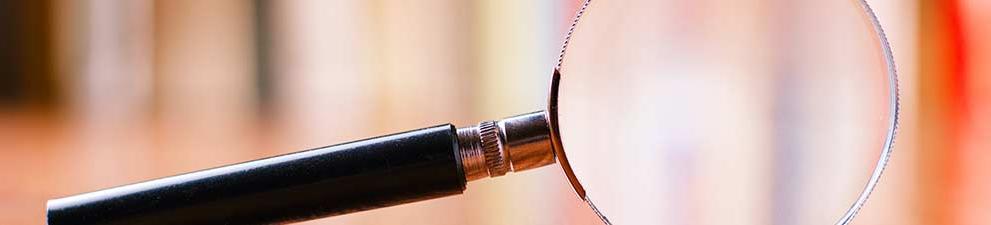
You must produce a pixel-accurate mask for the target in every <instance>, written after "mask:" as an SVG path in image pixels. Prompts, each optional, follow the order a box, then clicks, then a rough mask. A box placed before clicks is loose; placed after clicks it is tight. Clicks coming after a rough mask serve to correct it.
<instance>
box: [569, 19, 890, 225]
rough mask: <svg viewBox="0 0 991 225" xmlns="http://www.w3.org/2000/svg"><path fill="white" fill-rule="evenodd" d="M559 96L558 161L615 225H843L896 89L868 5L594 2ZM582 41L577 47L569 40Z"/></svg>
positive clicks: (878, 153)
mask: <svg viewBox="0 0 991 225" xmlns="http://www.w3.org/2000/svg"><path fill="white" fill-rule="evenodd" d="M578 15H579V16H578V18H579V19H578V20H576V25H575V26H574V27H573V30H572V31H571V32H569V38H568V40H567V41H566V44H565V49H564V51H562V56H561V61H560V63H561V64H560V65H559V66H558V70H556V72H555V78H554V81H553V83H554V84H553V86H552V93H551V101H550V107H549V108H550V109H549V111H550V115H551V123H552V127H555V147H556V148H557V149H556V150H557V152H558V157H559V161H560V162H561V165H562V166H563V167H564V169H565V171H566V172H567V173H568V174H569V178H570V179H571V181H572V184H573V185H574V186H575V190H576V191H577V192H578V194H579V196H581V197H583V198H585V197H588V198H587V199H590V200H591V201H590V202H591V203H590V204H593V203H594V205H593V208H596V211H597V212H600V213H601V214H600V215H602V216H604V218H608V221H610V222H612V223H614V224H828V223H835V224H846V223H848V222H849V221H850V220H851V219H852V218H853V216H855V215H856V213H857V211H858V210H859V209H860V207H861V206H862V205H863V204H864V202H865V201H866V199H867V197H868V195H869V194H870V192H871V191H872V190H873V188H874V185H875V184H876V182H877V179H878V178H879V176H880V174H881V171H882V170H883V168H884V165H885V163H886V162H887V159H888V153H890V149H891V144H892V141H893V137H894V130H895V127H896V124H897V110H898V108H897V104H898V102H897V79H896V76H895V70H894V66H893V61H892V58H891V53H890V50H889V49H888V45H887V41H886V40H885V38H884V35H883V31H882V30H881V27H880V25H879V24H878V22H877V20H876V17H875V16H874V14H873V12H872V11H871V9H870V8H869V6H868V5H867V4H866V3H865V2H863V1H789V0H744V1H729V0H722V1H720V0H703V1H678V0H667V1H586V2H585V3H584V6H583V7H582V10H581V11H580V12H579V13H578ZM572 32H573V33H572Z"/></svg>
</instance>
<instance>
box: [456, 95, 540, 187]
mask: <svg viewBox="0 0 991 225" xmlns="http://www.w3.org/2000/svg"><path fill="white" fill-rule="evenodd" d="M546 115H547V113H546V112H544V111H540V112H534V113H528V114H523V115H519V116H514V117H509V118H505V119H502V120H499V121H485V122H481V123H479V124H478V125H477V126H472V127H465V128H460V129H458V144H459V146H458V148H459V151H460V155H461V165H462V168H463V169H464V172H465V179H466V180H467V181H473V180H478V179H482V178H486V177H498V176H502V175H505V174H506V173H507V172H510V171H512V172H519V171H524V170H528V169H533V168H537V167H542V166H546V165H550V164H553V163H554V161H555V158H554V151H553V148H552V147H551V131H550V125H549V124H548V122H547V117H546Z"/></svg>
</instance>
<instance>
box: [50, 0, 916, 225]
mask: <svg viewBox="0 0 991 225" xmlns="http://www.w3.org/2000/svg"><path fill="white" fill-rule="evenodd" d="M552 76H553V77H552V79H551V80H552V82H551V87H550V92H551V93H550V98H549V101H548V107H547V110H544V111H537V112H532V113H526V114H522V115H518V116H513V117H508V118H505V119H501V120H495V121H484V122H481V123H479V124H476V125H471V126H465V127H461V128H456V127H455V126H454V125H452V124H443V125H438V126H434V127H428V128H423V129H418V130H412V131H408V132H402V133H397V134H392V135H386V136H381V137H376V138H370V139H365V140H360V141H355V142H349V143H344V144H338V145H332V146H327V147H322V148H316V149H311V150H306V151H301V152H296V153H291V154H286V155H281V156H274V157H270V158H265V159H259V160H255V161H250V162H244V163H239V164H234V165H227V166H222V167H217V168H212V169H206V170H201V171H196V172H191V173H187V174H181V175H177V176H172V177H166V178H160V179H155V180H150V181H145V182H140V183H135V184H129V185H124V186H119V187H114V188H109V189H104V190H99V191H95V192H90V193H84V194H79V195H75V196H69V197H65V198H60V199H54V200H50V201H49V202H48V204H47V211H48V224H51V225H56V224H268V223H285V222H293V221H301V220H307V219H314V218H320V217H326V216H334V215H341V214H346V213H351V212H357V211H362V210H369V209H375V208H381V207H387V206H393V205H399V204H404V203H409V202H415V201H421V200H426V199H433V198H438V197H443V196H450V195H456V194H460V193H462V192H464V191H465V189H466V184H467V183H468V182H470V181H474V180H479V179H484V178H488V177H498V176H503V175H505V174H507V173H509V172H520V171H524V170H528V169H533V168H538V167H542V166H546V165H551V164H554V163H557V164H559V165H561V167H562V168H563V171H564V174H565V177H567V179H568V180H569V181H570V182H571V184H572V186H573V187H574V190H575V192H576V193H577V195H578V196H579V197H580V198H582V199H584V200H585V201H586V202H588V204H589V206H590V207H591V208H593V209H594V211H595V212H596V213H598V215H599V217H600V218H601V219H602V221H603V222H604V223H607V224H611V223H616V224H661V223H675V224H748V223H753V224H767V223H781V224H823V223H829V222H835V223H836V224H847V223H849V222H850V221H851V220H852V218H853V217H854V216H855V215H856V214H857V212H858V211H859V209H860V208H861V207H862V206H863V204H864V203H865V202H866V201H867V198H868V196H869V195H870V193H871V191H872V190H873V189H874V187H875V185H876V184H877V182H878V179H879V178H880V176H881V172H882V171H883V169H884V166H885V164H886V162H887V160H888V158H889V154H890V151H891V145H892V142H893V138H894V131H895V127H896V125H897V113H898V101H897V97H898V95H897V79H896V76H895V70H894V63H893V61H892V57H891V52H890V49H889V47H888V44H887V41H886V39H885V37H884V34H883V32H882V30H881V27H880V25H879V23H878V21H877V19H876V18H875V16H874V14H873V12H872V10H871V9H870V7H869V6H868V5H867V4H866V2H864V1H785V0H772V1H759V2H758V1H754V2H750V1H725V2H720V3H718V4H717V3H706V2H705V1H670V2H666V1H648V2H640V3H630V2H621V1H594V2H593V1H589V0H586V1H584V2H583V5H582V7H581V9H580V10H579V11H578V13H577V16H576V19H575V24H574V25H573V26H572V28H571V29H570V30H569V32H568V36H567V38H566V41H565V46H564V48H563V50H562V54H561V57H560V60H559V64H558V66H557V67H556V68H555V69H554V73H553V75H552ZM593 197H594V200H593Z"/></svg>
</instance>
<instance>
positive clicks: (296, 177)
mask: <svg viewBox="0 0 991 225" xmlns="http://www.w3.org/2000/svg"><path fill="white" fill-rule="evenodd" d="M543 115H544V113H543V112H538V113H531V114H526V115H522V116H517V117H512V118H508V119H505V120H501V121H498V122H482V123H481V124H480V125H479V126H474V127H467V128H462V129H456V128H455V127H454V126H453V125H451V124H445V125H439V126H434V127H429V128H423V129H419V130H413V131H408V132H403V133H398V134H392V135H387V136H382V137H376V138H371V139H366V140H360V141H355V142H349V143H344V144H339V145H333V146H327V147H322V148H316V149H311V150H306V151H301V152H296V153H290V154H286V155H281V156H275V157H270V158H265V159H259V160H255V161H250V162H244V163H239V164H233V165H228V166H223V167H217V168H213V169H207V170H201V171H197V172H192V173H187V174H182V175H177V176H172V177H166V178H160V179H156V180H151V181H145V182H141V183H136V184H130V185H125V186H119V187H115V188H110V189H105V190H100V191H96V192H90V193H85V194H80V195H75V196H70V197H65V198H61V199H54V200H50V201H48V206H47V208H48V209H47V211H48V224H49V225H62V224H75V225H88V224H149V225H154V224H270V223H285V222H293V221H302V220H307V219H315V218H319V217H326V216H333V215H340V214H346V213H351V212H357V211H363V210H369V209H375V208H381V207H387V206H393V205H399V204H404V203H409V202H415V201H421V200H427V199H433V198H439V197H444V196H450V195H456V194H460V193H462V192H463V191H464V190H465V185H466V183H467V182H468V181H471V180H476V179H480V178H484V177H494V176H499V175H502V174H505V173H506V172H508V171H520V170H524V169H529V168H535V167H539V166H543V165H548V164H551V163H553V162H554V155H553V151H551V150H550V149H551V148H550V146H549V143H550V142H549V141H547V139H548V138H547V134H549V131H547V123H546V120H545V119H543V118H544V116H543ZM493 138H494V139H493ZM543 145H546V146H543ZM493 147H495V148H493ZM543 150H546V151H543ZM511 153H516V154H518V155H519V156H518V157H516V158H515V160H514V158H511V157H510V154H511ZM513 163H516V164H515V167H514V164H513ZM500 170H502V171H500Z"/></svg>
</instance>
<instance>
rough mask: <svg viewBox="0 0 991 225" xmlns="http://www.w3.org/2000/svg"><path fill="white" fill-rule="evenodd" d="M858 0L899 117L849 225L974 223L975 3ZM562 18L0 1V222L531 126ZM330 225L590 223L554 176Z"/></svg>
mask: <svg viewBox="0 0 991 225" xmlns="http://www.w3.org/2000/svg"><path fill="white" fill-rule="evenodd" d="M713 2H715V3H713ZM869 2H870V3H871V4H872V6H873V7H874V9H875V10H876V12H877V14H878V16H879V17H880V20H881V23H882V24H883V25H885V28H886V31H887V33H888V37H889V39H890V41H891V43H892V45H893V46H892V47H893V49H894V53H895V59H896V62H897V64H898V69H899V75H900V81H901V94H902V106H903V107H902V109H903V111H902V117H901V118H902V120H901V129H900V130H899V136H898V139H897V142H896V149H895V155H894V158H893V160H892V162H891V163H890V165H891V166H890V167H889V170H888V172H887V173H886V174H885V177H884V178H883V180H882V183H881V185H880V187H879V190H878V191H877V192H876V194H875V195H873V196H872V198H871V201H870V202H869V203H868V205H867V207H866V208H865V209H864V211H863V212H861V216H860V217H859V218H858V219H857V220H856V221H855V224H991V214H988V213H987V209H989V208H991V176H988V175H987V174H986V172H987V171H991V165H989V164H988V162H991V151H989V149H991V25H989V24H991V1H987V0H959V1H958V0H941V1H936V0H921V1H919V0H908V1H907V0H902V1H895V0H876V1H869ZM689 4H710V5H711V4H719V3H718V1H689ZM578 6H579V2H578V1H575V0H548V1H522V0H502V1H496V0H483V1H455V0H429V1H318V0H294V1H268V0H253V1H248V0H243V1H233V0H213V1H193V0H178V1H150V0H137V1H112V0H82V1H69V0H36V1H2V2H0V18H4V19H2V20H0V179H2V180H3V184H0V224H42V223H44V218H45V217H44V205H45V201H46V200H47V199H51V198H56V197H61V196H66V195H71V194H76V193H80V192H86V191H93V190H97V189H100V188H106V187H111V186H116V185H120V184H126V183H132V182H137V181H141V180H146V179H150V178H155V177H161V176H167V175H172V174H177V173H182V172H188V171H193V170H198V169H202V168H207V167H213V166H217V165H223V164H228V163H235V162H240V161H246V160H250V159H255V158H258V157H263V156H270V155H275V154H281V153H287V152H293V151H297V150H302V149H307V148H313V147H319V146H324V145H328V144H333V143H338V142H341V141H347V140H353V139H357V138H364V137H370V136H376V135H381V134H386V133H391V132H397V131H403V130H407V129H412V128H418V127H423V126H429V125H435V124H441V123H446V122H452V123H454V124H457V125H460V126H463V125H470V124H473V123H475V122H477V121H480V120H484V119H494V118H500V117H504V116H509V115H514V114H518V113H522V112H529V111H536V110H541V109H543V107H545V100H546V95H547V85H548V78H549V74H550V72H551V68H552V67H553V66H554V65H555V63H556V57H557V53H558V50H559V48H560V44H561V40H562V37H563V36H564V32H565V31H566V29H567V26H568V25H570V22H571V19H572V17H573V15H574V11H575V9H576V8H577V7H578ZM672 10H675V9H672ZM658 14H665V13H664V12H659V13H658ZM702 16H704V15H702ZM753 205H754V206H753V207H764V205H765V203H761V202H756V203H754V204H753ZM767 205H770V204H767ZM703 210H704V209H703ZM709 214H716V213H705V212H695V213H694V215H709ZM337 223H346V224H598V222H597V219H596V217H595V216H594V215H593V214H592V213H591V212H590V211H589V210H588V209H586V207H585V206H584V203H583V202H581V201H580V200H579V199H578V198H577V197H576V196H575V194H574V193H573V191H572V189H571V187H570V186H569V184H568V182H567V180H566V179H564V177H563V176H562V173H561V170H560V169H559V168H557V166H548V167H545V168H541V169H537V170H534V171H530V172H526V173H521V174H516V175H512V176H505V177H501V178H498V179H487V180H481V181H476V182H472V183H470V184H469V185H468V190H466V192H465V194H464V195H461V196H456V197H447V198H443V199H439V200H433V201H427V202H420V203H414V204H408V205H403V206H398V207H392V208H386V209H379V210H372V211H366V212H361V213H356V214H351V215H346V216H340V217H334V218H328V219H322V220H316V221H311V222H306V224H337ZM744 223H755V224H762V222H761V221H756V222H754V221H750V222H744V221H741V224H744Z"/></svg>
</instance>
